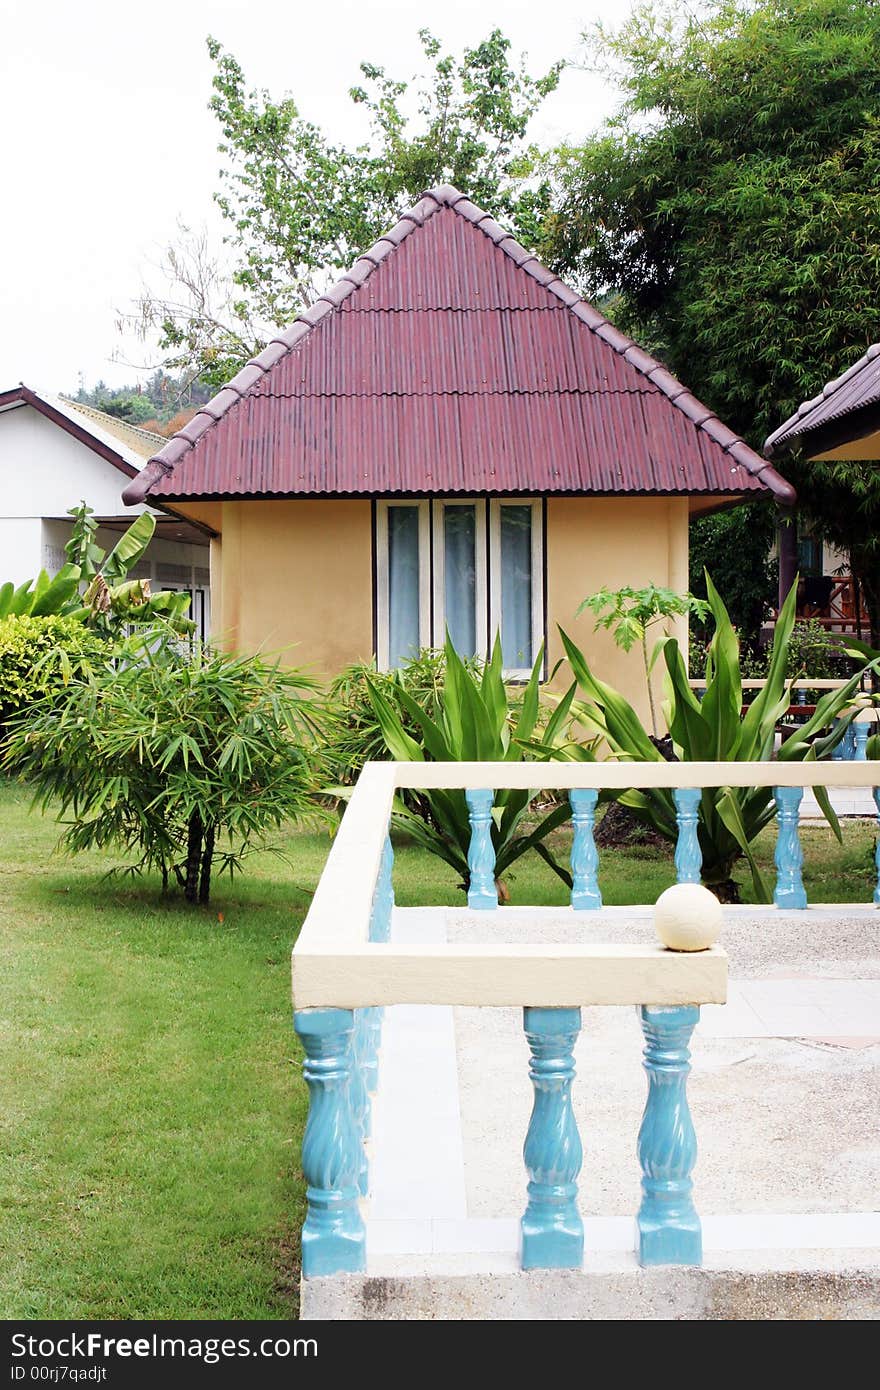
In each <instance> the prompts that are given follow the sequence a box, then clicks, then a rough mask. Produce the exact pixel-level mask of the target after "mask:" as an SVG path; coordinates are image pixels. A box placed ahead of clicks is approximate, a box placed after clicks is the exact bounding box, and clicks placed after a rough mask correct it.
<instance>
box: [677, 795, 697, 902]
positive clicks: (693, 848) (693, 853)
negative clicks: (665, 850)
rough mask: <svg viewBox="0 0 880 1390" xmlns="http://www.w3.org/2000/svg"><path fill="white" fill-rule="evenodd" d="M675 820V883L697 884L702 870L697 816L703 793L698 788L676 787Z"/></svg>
mask: <svg viewBox="0 0 880 1390" xmlns="http://www.w3.org/2000/svg"><path fill="white" fill-rule="evenodd" d="M672 795H673V797H674V798H675V820H676V823H677V825H678V840H677V841H676V845H675V877H676V882H677V883H699V882H700V875H701V873H702V868H703V851H702V850H701V849H700V836H699V829H698V827H699V815H700V800H701V798H702V795H703V793H702V792H701V791H700V789H699V787H676V788H675V790H674V791H673V793H672Z"/></svg>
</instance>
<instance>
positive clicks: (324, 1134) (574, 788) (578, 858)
mask: <svg viewBox="0 0 880 1390" xmlns="http://www.w3.org/2000/svg"><path fill="white" fill-rule="evenodd" d="M877 775H878V769H877V768H875V767H874V766H873V765H872V764H870V763H865V762H861V761H858V762H857V761H852V762H847V763H840V762H838V763H827V762H826V763H818V762H816V763H796V762H768V763H667V762H647V763H614V762H606V763H594V764H583V763H578V764H560V763H552V764H537V763H369V764H367V766H366V767H365V768H364V770H363V772H362V774H361V776H360V778H359V780H358V783H357V786H356V787H355V790H354V792H353V794H352V797H351V800H350V802H349V804H348V807H347V809H346V811H345V814H344V816H343V818H342V821H341V824H340V827H339V830H338V832H337V835H336V838H335V840H334V843H333V846H332V848H331V850H330V854H329V856H328V859H327V864H326V866H325V869H324V872H323V874H322V876H321V880H320V882H319V884H318V888H317V890H316V892H315V895H314V898H313V901H312V905H311V908H310V910H309V913H308V916H307V918H306V921H305V923H304V926H303V929H302V931H301V933H300V937H299V940H298V941H297V944H296V946H295V948H294V951H293V997H294V1007H295V1011H296V1012H295V1027H296V1031H297V1033H298V1035H299V1037H300V1039H301V1042H302V1045H303V1048H304V1050H305V1063H304V1074H305V1078H306V1081H307V1083H308V1086H309V1090H310V1093H311V1107H310V1112H309V1119H308V1124H307V1127H306V1132H305V1137H304V1141H303V1153H302V1163H303V1170H304V1172H305V1175H306V1179H307V1183H308V1215H307V1218H306V1222H305V1226H304V1230H303V1270H304V1274H305V1276H306V1277H314V1276H318V1275H327V1274H333V1273H337V1272H342V1271H358V1270H363V1269H364V1268H365V1262H366V1248H365V1227H364V1222H363V1217H362V1214H361V1210H360V1201H361V1198H363V1196H364V1195H365V1194H366V1193H367V1191H368V1186H369V1174H368V1167H367V1159H366V1149H365V1141H366V1140H367V1139H368V1138H369V1135H370V1112H371V1095H372V1094H373V1092H374V1091H375V1088H376V1084H377V1077H378V1061H379V1045H380V1038H381V1027H382V1011H383V1009H384V1008H385V1007H386V1006H389V1005H395V1004H444V1005H467V1006H472V1007H486V1006H498V1005H508V1006H509V1005H514V1006H520V1007H522V1008H523V1011H524V1014H523V1018H524V1027H525V1031H526V1036H527V1039H528V1043H529V1047H530V1051H531V1058H532V1060H531V1065H530V1076H531V1079H532V1083H533V1086H534V1091H535V1106H534V1111H533V1114H532V1120H531V1123H530V1126H529V1131H528V1134H527V1136H526V1144H525V1161H526V1169H527V1175H528V1183H527V1188H526V1193H527V1202H526V1211H525V1214H524V1216H523V1220H522V1262H523V1267H524V1268H538V1267H560V1266H562V1267H572V1266H577V1265H579V1264H580V1262H581V1258H582V1253H583V1231H582V1227H581V1225H580V1217H579V1216H578V1214H577V1206H576V1193H577V1188H576V1180H577V1175H578V1171H579V1168H580V1141H579V1138H578V1136H577V1127H576V1124H575V1120H574V1115H573V1112H572V1109H571V1097H570V1091H571V1082H572V1078H573V1075H574V1062H573V1056H572V1054H573V1048H574V1044H575V1041H576V1038H577V1034H578V1031H579V1028H580V1009H581V1007H582V1006H585V1005H615V1004H634V1005H636V1006H638V1009H639V1015H640V1018H641V1022H642V1028H643V1032H644V1035H645V1068H646V1071H647V1073H648V1078H649V1087H648V1098H647V1102H646V1109H645V1115H644V1118H643V1122H642V1130H641V1135H640V1144H639V1157H640V1162H641V1166H642V1206H641V1208H640V1211H639V1216H638V1230H639V1257H640V1259H641V1261H642V1263H643V1264H656V1263H685V1264H694V1263H699V1261H700V1257H701V1256H700V1236H699V1231H700V1226H699V1219H698V1217H697V1214H696V1212H695V1210H694V1207H693V1203H692V1200H691V1196H690V1191H691V1178H690V1173H691V1169H692V1167H693V1161H694V1139H693V1128H692V1125H691V1121H690V1115H689V1112H688V1109H687V1097H686V1093H685V1079H686V1076H687V1073H688V1071H689V1064H688V1057H689V1053H688V1044H689V1040H690V1036H691V1033H692V1032H693V1028H694V1026H695V1024H696V1022H697V1020H698V1018H699V1007H700V1005H701V1004H705V1003H723V1002H724V1000H725V997H726V981H727V958H726V956H725V953H724V951H723V950H722V949H721V947H720V946H713V947H710V948H709V949H706V950H702V951H697V952H693V953H687V954H682V953H679V952H677V951H672V950H669V949H667V948H666V947H664V946H663V945H661V944H660V943H656V944H654V945H642V944H628V945H620V944H606V943H602V942H596V941H595V940H584V941H583V942H582V943H580V944H578V945H548V944H539V943H526V944H521V943H517V944H514V943H511V944H497V943H492V944H488V943H487V944H474V943H450V944H445V945H434V944H424V945H421V944H411V943H401V942H398V941H395V940H393V939H392V934H391V924H392V913H393V905H394V893H393V886H392V865H393V855H392V851H391V841H390V838H389V825H390V817H391V811H392V803H393V799H394V796H395V793H396V792H397V791H398V790H401V789H404V788H411V789H421V790H429V789H433V788H445V789H454V788H458V789H461V790H466V795H467V802H468V806H469V811H470V820H471V848H470V856H469V863H470V871H471V873H470V889H469V893H468V906H469V908H470V909H471V910H472V911H475V912H486V911H495V910H496V909H497V901H498V900H497V896H496V890H495V864H494V851H493V847H492V838H491V823H490V817H491V808H492V796H493V791H494V790H497V789H500V788H525V789H529V790H532V791H535V792H537V791H539V790H555V791H559V790H565V791H566V792H567V793H568V795H569V797H570V799H571V806H572V822H573V844H572V850H571V870H572V879H573V886H572V891H571V905H572V910H573V911H574V913H575V914H576V916H581V917H582V920H583V921H584V922H585V923H586V922H587V921H588V920H589V917H588V914H589V913H591V912H595V911H596V910H598V909H599V908H600V907H601V903H602V896H601V886H600V872H599V871H600V864H599V856H598V854H597V852H596V846H595V843H594V841H593V815H594V811H595V806H596V801H597V798H598V794H599V791H600V790H602V789H611V790H623V789H626V788H630V787H635V788H640V789H650V788H668V789H671V790H672V792H673V796H674V799H675V805H676V811H677V821H678V843H677V847H676V852H675V865H676V871H677V877H678V881H679V882H680V883H691V884H694V883H698V882H699V879H700V868H701V854H700V845H699V838H698V830H699V802H700V794H701V789H702V788H705V787H709V788H712V787H720V786H730V787H750V786H756V785H759V786H767V787H772V789H773V796H774V799H775V802H776V807H777V811H778V836H777V846H776V866H777V880H776V889H775V895H774V901H775V904H776V906H777V907H787V908H795V909H804V908H806V906H807V899H806V894H805V892H804V887H803V879H802V874H801V866H802V860H803V856H802V852H801V846H800V841H799V836H798V815H799V805H800V801H801V796H802V789H803V787H805V786H810V787H816V786H823V787H828V786H834V787H849V788H852V787H870V788H872V789H873V791H874V802H875V805H876V806H877V810H878V814H880V792H878V790H877V789H876V788H874V778H875V777H876V776H877ZM877 868H878V884H880V850H878V857H877ZM713 901H714V900H713ZM874 903H875V904H877V903H880V886H878V888H877V890H876V891H875V893H874ZM503 914H504V909H500V912H499V919H500V920H503ZM661 1083H662V1084H661Z"/></svg>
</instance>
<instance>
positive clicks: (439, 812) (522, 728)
mask: <svg viewBox="0 0 880 1390" xmlns="http://www.w3.org/2000/svg"><path fill="white" fill-rule="evenodd" d="M543 661H544V653H543V649H542V650H541V651H540V652H539V653H538V656H537V659H536V661H535V664H534V667H533V668H532V673H531V675H530V677H529V680H528V683H527V685H526V686H525V688H524V690H523V693H522V698H521V699H511V696H510V693H509V691H508V689H507V687H506V685H505V683H504V674H503V664H502V658H501V642H500V640H499V639H497V638H496V641H495V645H494V648H493V650H492V656H491V659H490V660H489V661H488V662H487V663H486V665H485V666H484V667H483V669H482V671H479V672H475V671H473V670H471V669H469V668H468V666H467V665H465V663H464V662H463V661H462V659H461V657H460V656H459V655H458V653H457V652H456V650H455V648H454V646H453V645H452V642H451V641H450V639H449V637H448V635H447V639H446V645H445V648H444V667H443V683H442V686H441V687H440V688H439V690H438V691H437V697H436V704H435V707H434V714H433V716H432V715H431V714H429V713H428V712H427V710H426V709H425V708H424V706H423V705H422V704H420V703H419V702H418V701H417V700H416V699H415V698H414V697H413V695H412V694H411V693H410V692H409V691H408V690H407V689H406V687H405V685H404V683H403V681H402V680H401V679H400V678H396V679H392V680H391V681H390V682H388V683H383V682H380V681H377V680H374V679H370V680H369V681H368V688H369V694H370V700H371V702H372V706H373V709H374V711H375V715H376V719H377V720H378V723H379V727H380V729H381V731H382V737H383V739H384V741H385V746H386V748H387V749H388V752H389V754H390V755H391V757H392V758H393V759H395V760H396V761H398V762H521V761H523V760H524V757H525V752H526V749H527V748H529V747H530V746H533V747H534V748H535V749H536V750H538V751H539V753H540V752H541V751H542V750H543V751H544V756H545V757H546V756H547V755H548V754H549V750H550V749H552V748H553V747H555V746H556V744H557V742H558V741H559V739H560V736H561V733H562V731H563V730H564V728H565V726H566V724H567V723H568V719H569V710H570V707H571V703H572V700H573V699H574V695H575V686H574V685H572V686H571V688H570V690H568V691H567V693H566V694H565V695H564V696H563V697H562V699H561V700H560V701H559V703H558V705H557V706H556V708H555V709H554V711H553V712H552V714H551V716H550V718H549V719H548V720H547V721H546V722H545V721H544V720H543V718H542V715H541V704H540V681H541V669H542V666H543ZM408 726H409V728H411V729H412V730H413V731H414V732H409V731H408ZM536 795H537V793H536V792H534V791H516V790H510V789H499V790H498V791H497V792H496V794H495V806H494V810H493V821H492V843H493V845H494V847H495V875H496V879H498V880H499V882H500V887H499V896H500V897H501V898H502V899H504V897H505V896H506V890H505V888H504V884H503V882H501V880H502V879H503V875H504V874H505V873H506V872H507V871H508V870H509V869H510V867H511V865H512V864H514V863H515V862H516V861H517V860H518V859H519V858H521V857H522V855H524V854H527V853H528V852H529V851H530V850H533V851H534V852H535V853H536V854H539V855H540V856H541V858H542V859H543V860H544V861H545V862H546V863H547V864H549V866H550V868H551V869H552V870H553V872H554V873H555V874H558V876H559V877H560V878H561V879H562V880H563V882H564V883H566V884H568V885H569V887H570V886H571V875H570V874H569V872H568V870H567V869H566V868H565V867H564V866H563V865H562V864H560V863H559V862H558V861H557V859H556V857H555V856H554V854H553V853H552V851H551V849H550V847H549V846H548V845H547V843H546V840H547V837H548V836H549V835H550V834H551V832H552V831H554V830H556V829H558V828H559V826H561V825H563V824H564V823H565V821H566V820H567V819H568V817H569V815H570V814H571V813H570V809H569V806H568V802H567V800H566V801H563V802H559V803H558V804H556V805H554V806H553V807H552V809H551V810H549V811H547V812H546V813H544V814H543V815H539V818H538V820H537V824H535V823H534V814H533V813H534V810H535V808H534V801H535V797H536ZM393 824H394V825H395V827H396V828H397V829H399V830H401V831H403V832H405V833H406V834H407V835H408V836H409V837H410V838H411V839H412V840H414V841H415V843H416V844H418V845H421V846H422V848H424V849H426V850H428V851H429V852H430V853H431V854H434V855H437V856H438V857H439V858H440V859H443V860H445V862H446V863H447V864H449V865H450V866H451V867H452V868H453V869H454V870H455V872H456V873H457V874H459V875H460V879H461V887H462V888H463V889H464V890H465V891H467V888H468V886H469V883H470V870H469V868H468V860H467V856H468V847H469V845H470V834H471V832H470V820H469V817H468V808H467V802H466V800H465V794H464V792H463V791H458V790H452V791H443V790H431V791H424V792H420V793H419V794H418V797H417V798H416V800H415V802H414V803H413V804H407V803H406V802H404V800H403V799H402V798H400V797H398V798H397V799H396V801H395V805H394V811H393Z"/></svg>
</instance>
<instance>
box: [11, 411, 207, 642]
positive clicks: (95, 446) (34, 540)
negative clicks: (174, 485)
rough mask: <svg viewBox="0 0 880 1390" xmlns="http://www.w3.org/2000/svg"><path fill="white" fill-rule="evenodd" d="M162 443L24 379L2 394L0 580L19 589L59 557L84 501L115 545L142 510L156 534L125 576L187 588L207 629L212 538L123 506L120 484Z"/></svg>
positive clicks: (176, 520)
mask: <svg viewBox="0 0 880 1390" xmlns="http://www.w3.org/2000/svg"><path fill="white" fill-rule="evenodd" d="M165 442H166V441H165V440H164V439H163V438H162V436H161V435H157V434H152V433H150V431H148V430H142V429H138V428H137V427H136V426H133V425H129V424H126V423H125V421H123V420H117V419H115V418H114V417H113V416H112V415H105V414H104V413H103V412H102V411H100V410H94V409H93V408H92V407H91V406H86V405H77V404H76V403H75V402H73V401H68V400H64V399H62V398H60V397H57V396H51V395H47V394H45V393H42V392H41V393H38V392H36V391H33V390H31V389H30V387H27V386H23V385H22V386H16V387H13V389H12V390H9V391H2V392H0V584H4V583H5V582H6V581H7V580H12V582H13V584H15V585H16V586H17V585H19V584H22V583H24V581H25V580H26V579H35V578H36V577H37V574H38V573H39V571H40V570H41V569H45V570H48V572H49V574H50V575H51V574H55V573H57V571H58V570H59V569H60V568H61V566H62V565H63V564H64V563H65V560H66V556H65V553H64V547H65V544H66V543H67V541H68V540H69V539H70V533H71V529H72V521H71V518H70V517H69V516H68V515H67V513H68V511H69V510H70V508H71V507H76V506H78V505H79V503H80V502H82V501H85V502H87V503H88V505H89V506H90V507H91V508H92V510H93V511H94V513H95V517H96V518H97V519H98V521H99V522H100V528H99V530H98V535H97V540H98V544H99V545H102V546H103V547H104V549H105V550H110V549H112V547H113V546H114V545H115V544H116V542H117V540H118V539H119V536H120V535H121V534H122V532H123V531H125V530H127V529H128V527H129V526H130V525H131V523H132V521H133V520H134V518H135V516H136V515H137V514H138V513H139V512H143V511H151V512H152V513H153V515H154V516H155V517H156V533H155V535H154V537H153V540H152V541H151V543H150V547H149V549H148V551H147V553H146V555H145V556H144V559H143V561H142V562H141V564H140V565H138V566H137V567H136V568H135V569H133V570H132V571H131V573H130V577H131V578H132V579H149V580H150V582H151V585H152V588H153V590H154V592H155V591H157V590H159V589H175V590H183V591H186V592H187V593H189V594H190V595H191V603H190V616H191V617H192V619H193V620H194V622H195V623H196V627H197V630H198V631H199V632H200V633H201V634H202V635H203V636H205V637H207V636H208V634H209V632H210V624H211V590H210V578H209V558H208V556H209V549H208V547H209V536H208V534H207V532H202V531H201V530H199V529H198V528H197V526H196V525H195V524H194V523H193V522H191V521H184V520H183V519H182V518H180V517H176V516H173V515H171V514H169V513H168V512H164V511H159V510H157V509H156V508H154V507H144V506H139V507H126V506H124V505H123V503H122V497H121V493H122V489H123V487H125V485H126V483H127V482H128V481H129V480H130V479H131V478H134V477H135V476H136V475H137V473H138V472H139V471H140V469H141V468H142V467H143V465H144V464H145V463H146V461H147V459H148V458H149V457H150V455H151V454H155V453H156V451H157V449H159V448H161V447H162V445H163V444H164V443H165Z"/></svg>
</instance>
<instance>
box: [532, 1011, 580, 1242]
mask: <svg viewBox="0 0 880 1390" xmlns="http://www.w3.org/2000/svg"><path fill="white" fill-rule="evenodd" d="M523 1025H524V1027H525V1032H526V1037H527V1039H528V1043H529V1048H530V1049H531V1054H532V1055H531V1062H530V1065H529V1076H530V1077H531V1079H532V1084H533V1086H534V1091H535V1100H534V1107H533V1109H532V1117H531V1120H530V1121H529V1129H528V1133H527V1135H526V1141H525V1145H524V1148H523V1157H524V1159H525V1165H526V1171H527V1172H528V1175H529V1182H528V1188H527V1191H528V1205H527V1206H526V1210H525V1214H524V1216H523V1218H522V1221H521V1223H520V1232H521V1255H522V1267H523V1269H579V1268H580V1266H581V1264H582V1262H583V1258H584V1225H583V1222H582V1220H581V1217H580V1213H579V1211H578V1207H577V1176H578V1173H579V1172H580V1170H581V1160H582V1158H583V1151H582V1149H581V1140H580V1135H579V1134H578V1128H577V1122H576V1120H575V1117H574V1111H573V1110H572V1108H571V1083H572V1081H573V1080H574V1057H573V1055H572V1053H573V1050H574V1045H575V1042H576V1040H577V1035H578V1033H579V1032H580V1027H581V1011H580V1009H524V1010H523Z"/></svg>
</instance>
